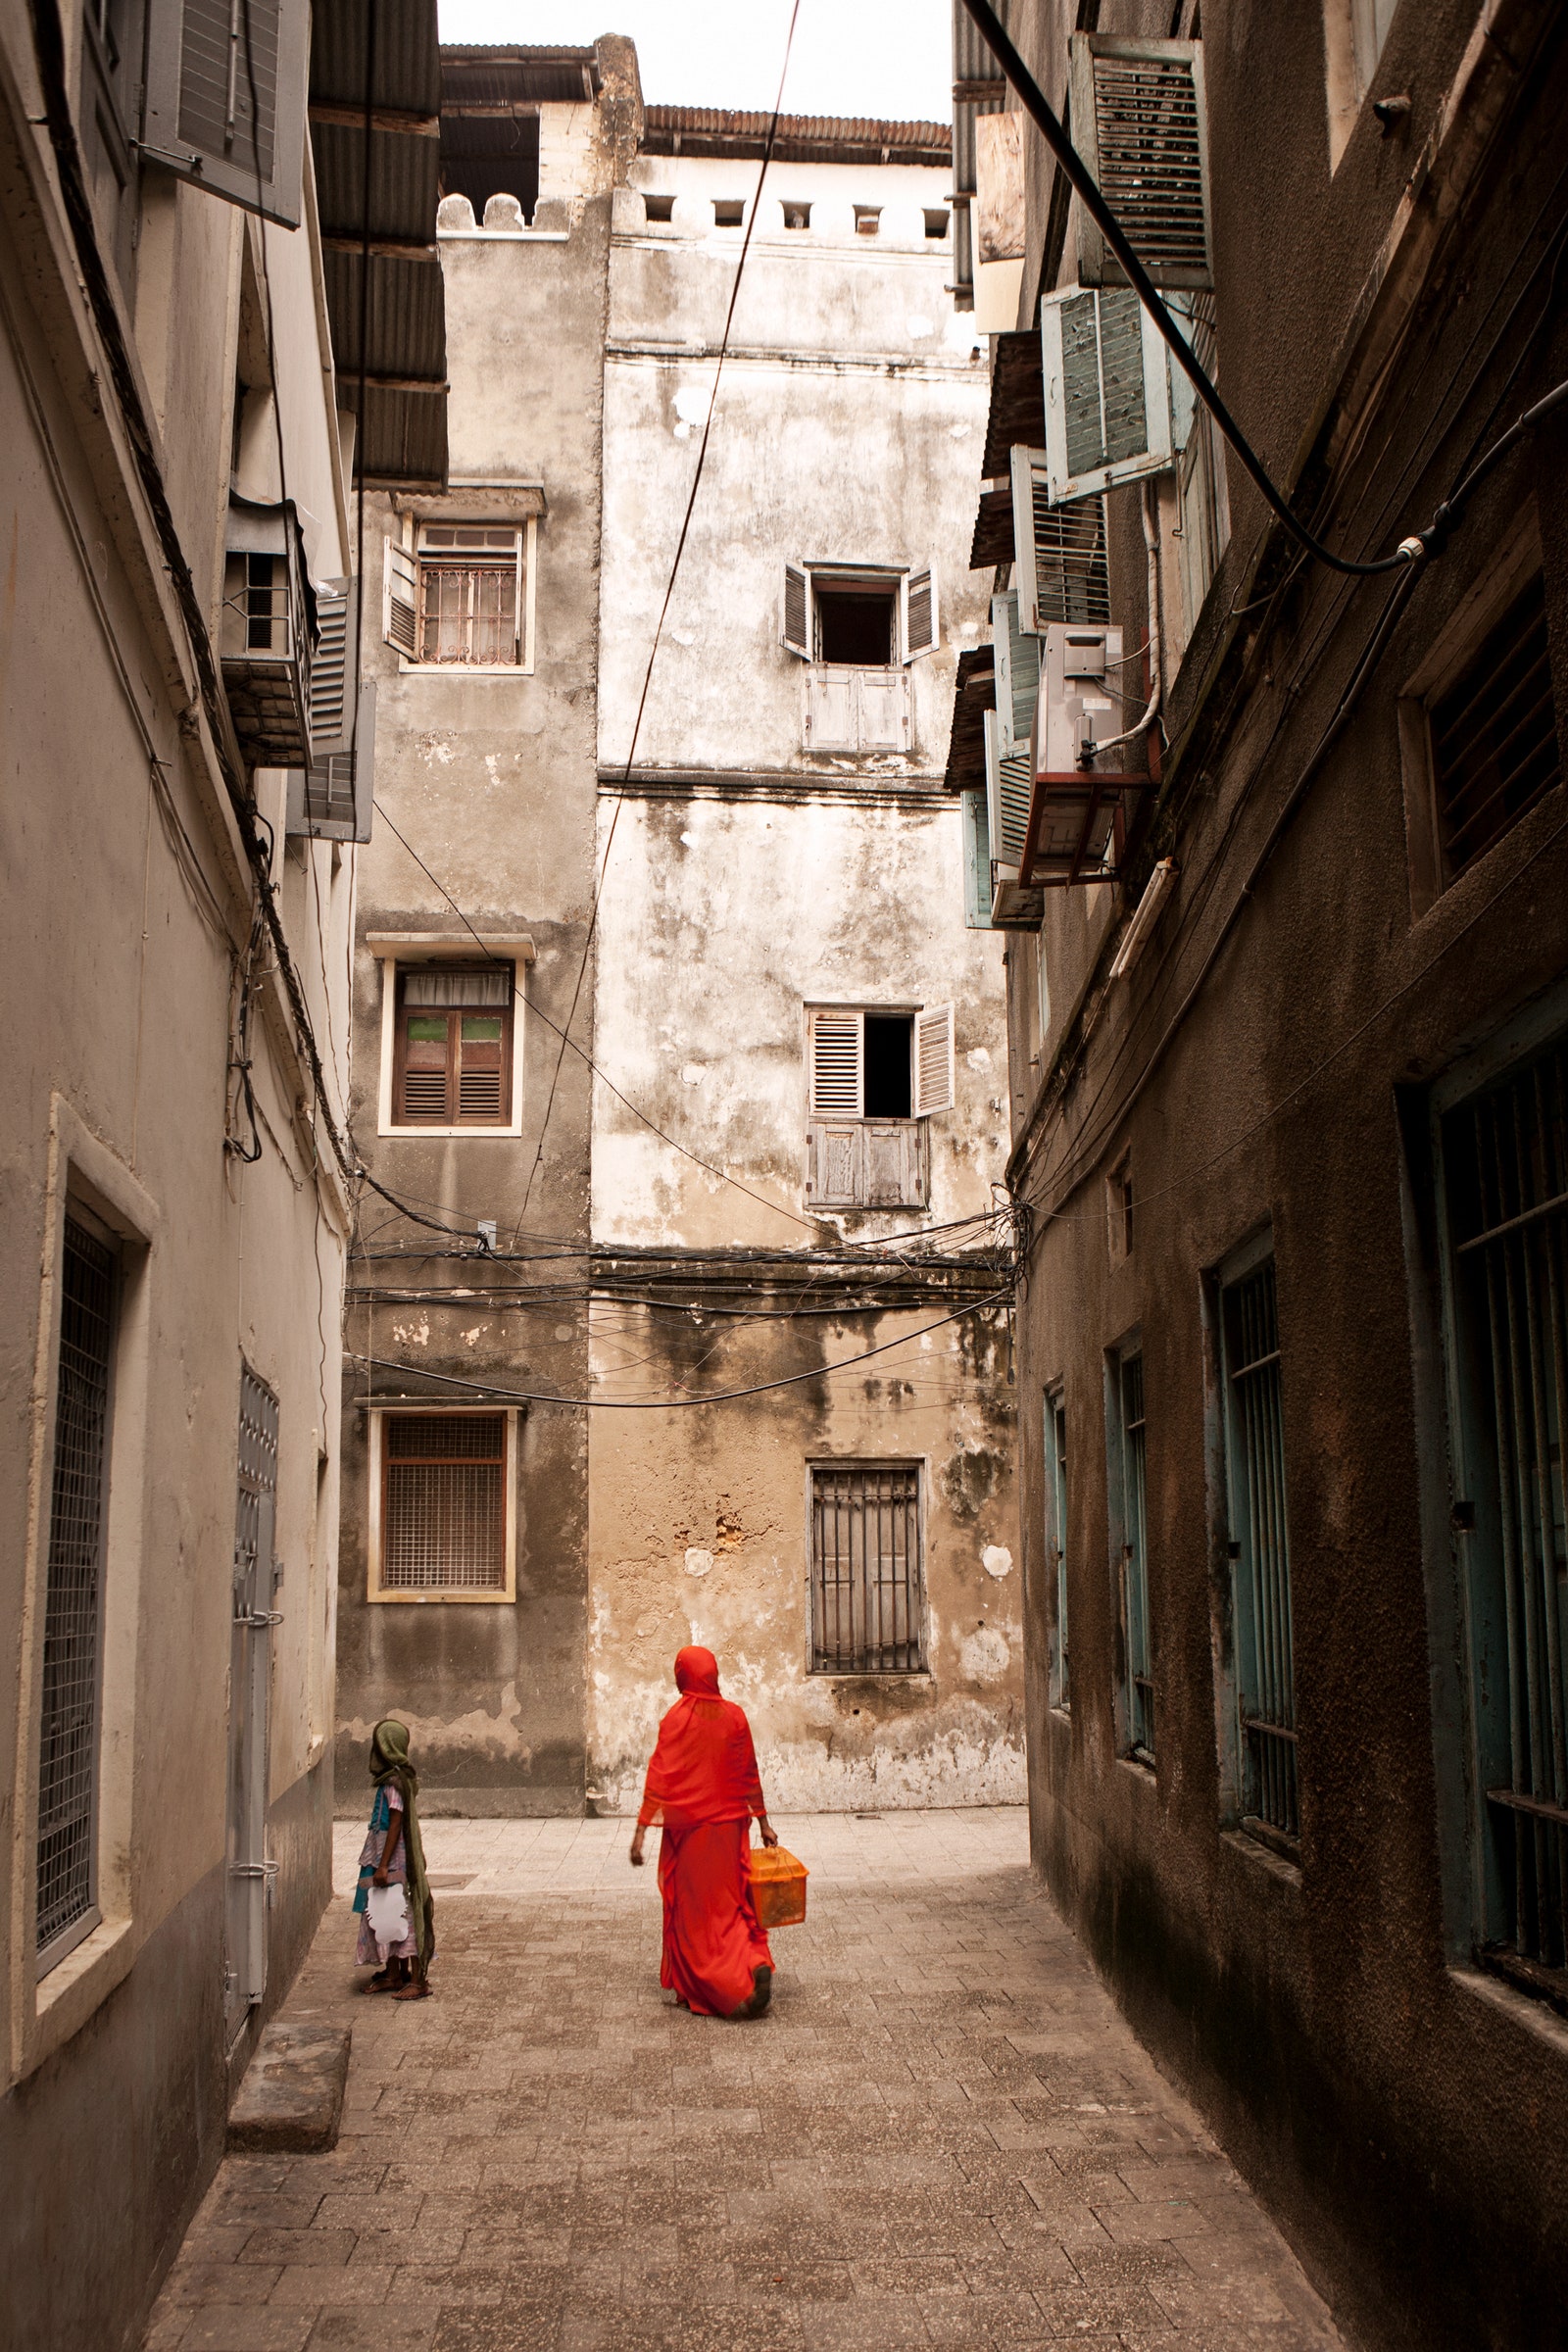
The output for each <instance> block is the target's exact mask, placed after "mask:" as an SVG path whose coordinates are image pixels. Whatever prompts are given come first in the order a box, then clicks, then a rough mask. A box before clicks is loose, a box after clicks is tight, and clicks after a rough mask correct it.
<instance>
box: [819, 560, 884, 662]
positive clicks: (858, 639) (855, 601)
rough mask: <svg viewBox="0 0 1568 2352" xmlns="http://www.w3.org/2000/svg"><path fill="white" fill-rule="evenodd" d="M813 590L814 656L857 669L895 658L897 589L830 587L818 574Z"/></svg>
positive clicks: (823, 660) (824, 660) (820, 660)
mask: <svg viewBox="0 0 1568 2352" xmlns="http://www.w3.org/2000/svg"><path fill="white" fill-rule="evenodd" d="M812 584H813V586H814V588H815V591H816V658H817V660H818V661H819V662H842V663H847V664H851V665H853V666H855V667H856V668H861V669H866V668H886V667H887V666H888V665H889V664H890V663H892V662H897V661H898V658H899V656H898V648H897V645H896V643H895V637H896V632H897V627H898V618H899V598H898V591H897V589H895V588H893V587H891V586H889V587H887V588H833V587H830V586H828V585H827V583H826V582H825V581H823V580H822V579H821V577H820V576H818V578H817V579H816V580H815V581H814V582H813V583H812Z"/></svg>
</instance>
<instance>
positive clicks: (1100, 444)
mask: <svg viewBox="0 0 1568 2352" xmlns="http://www.w3.org/2000/svg"><path fill="white" fill-rule="evenodd" d="M1040 340H1041V357H1042V363H1043V368H1044V373H1045V387H1046V476H1047V481H1048V484H1049V487H1050V496H1051V503H1052V504H1053V505H1054V506H1060V505H1062V504H1064V503H1065V502H1067V501H1069V500H1073V499H1081V498H1094V497H1096V496H1098V494H1099V493H1100V492H1101V491H1102V490H1105V489H1108V488H1109V487H1110V485H1111V484H1112V483H1114V482H1131V481H1137V480H1138V479H1140V478H1141V477H1142V476H1143V475H1144V474H1148V473H1159V472H1161V471H1162V470H1163V468H1164V467H1165V466H1169V465H1170V464H1171V463H1172V460H1173V456H1174V450H1173V446H1172V440H1171V429H1170V367H1169V362H1168V358H1167V355H1166V351H1165V346H1164V344H1163V343H1162V342H1161V340H1160V337H1159V333H1158V330H1157V329H1156V327H1155V325H1154V322H1153V320H1152V319H1150V318H1149V317H1148V316H1147V315H1146V313H1145V311H1144V307H1143V305H1142V303H1141V302H1140V301H1139V299H1138V297H1137V295H1136V294H1135V293H1133V291H1132V289H1131V288H1130V287H1128V286H1110V287H1107V288H1106V289H1105V290H1104V291H1103V292H1101V291H1099V290H1097V289H1096V288H1094V287H1086V286H1072V287H1069V288H1068V290H1067V292H1066V293H1064V294H1051V295H1048V296H1047V297H1046V298H1045V300H1044V301H1043V302H1042V303H1041V306H1040ZM1014 514H1015V515H1016V503H1015V506H1014Z"/></svg>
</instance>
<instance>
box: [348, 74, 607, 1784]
mask: <svg viewBox="0 0 1568 2352" xmlns="http://www.w3.org/2000/svg"><path fill="white" fill-rule="evenodd" d="M638 119H639V100H638V93H637V82H636V62H635V58H634V56H633V54H632V51H631V49H630V45H629V44H627V43H624V42H616V41H613V40H608V41H602V42H600V43H599V44H598V47H597V48H596V49H592V48H591V49H576V50H540V49H530V50H500V49H494V50H474V51H466V50H461V49H446V50H443V52H442V97H441V141H440V153H441V175H442V187H443V189H444V190H445V194H444V197H443V200H442V203H441V208H440V226H439V232H438V239H437V241H438V244H439V249H440V260H441V270H442V275H443V278H444V282H445V299H446V316H447V337H448V351H449V356H450V377H451V386H452V389H451V396H450V414H449V433H450V452H451V463H450V471H449V476H448V480H447V482H446V483H445V485H443V486H439V487H435V488H431V489H420V490H418V491H417V492H407V493H406V492H403V491H396V490H394V491H391V492H389V493H388V494H387V495H386V496H384V497H382V498H379V499H376V500H373V501H370V502H368V507H369V513H370V519H369V520H368V526H367V538H368V542H373V545H374V548H375V561H376V563H377V565H378V568H379V572H380V581H379V586H380V594H379V596H378V597H367V599H366V601H365V606H364V614H363V624H364V627H363V642H364V661H365V665H366V674H367V675H368V676H372V677H373V678H374V680H375V683H376V686H377V691H378V698H379V724H378V738H377V741H378V768H377V779H376V787H375V792H376V800H377V803H378V806H379V807H380V809H382V810H383V811H384V817H383V819H382V821H381V823H380V825H379V827H378V829H377V831H376V833H375V834H374V836H373V837H372V839H371V842H370V844H369V848H368V853H367V855H366V858H365V860H364V863H363V867H362V872H361V880H360V888H359V907H358V927H357V933H356V951H355V972H356V980H355V1038H356V1052H355V1068H354V1108H355V1122H356V1129H357V1132H358V1134H359V1137H360V1139H361V1145H362V1149H363V1152H364V1154H365V1158H366V1162H367V1165H368V1167H369V1168H370V1169H371V1170H372V1172H373V1174H374V1176H375V1178H376V1180H377V1181H378V1182H379V1183H381V1184H383V1185H385V1186H386V1187H387V1188H388V1189H389V1191H391V1192H392V1193H393V1194H394V1195H395V1196H396V1199H395V1200H394V1201H385V1200H382V1199H379V1198H377V1197H376V1196H375V1195H374V1194H368V1195H367V1197H366V1198H365V1200H364V1201H363V1203H362V1214H361V1219H360V1227H359V1233H358V1237H357V1245H356V1252H355V1260H354V1266H353V1274H352V1280H351V1283H350V1289H349V1296H348V1301H347V1315H346V1321H345V1326H344V1329H345V1363H344V1405H345V1446H346V1447H347V1455H346V1464H345V1481H344V1489H343V1546H342V1555H341V1557H342V1568H341V1586H340V1598H339V1617H338V1681H339V1725H338V1737H339V1778H340V1802H341V1803H342V1805H343V1807H344V1809H345V1810H347V1811H353V1810H355V1809H356V1808H357V1806H358V1804H359V1801H360V1799H359V1795H358V1791H359V1789H361V1788H362V1786H363V1784H364V1779H365V1757H366V1751H367V1748H368V1742H369V1737H370V1732H371V1730H372V1728H373V1726H374V1724H375V1722H376V1720H377V1718H378V1717H379V1716H381V1715H384V1714H385V1713H387V1712H388V1711H389V1710H394V1709H395V1711H396V1712H397V1713H398V1714H399V1715H401V1716H402V1717H403V1718H404V1720H405V1721H406V1722H407V1723H408V1724H409V1726H410V1728H411V1731H412V1733H413V1736H414V1744H415V1748H416V1752H417V1755H418V1759H419V1769H420V1775H421V1801H422V1802H423V1803H424V1804H425V1806H426V1808H427V1809H428V1810H431V1811H435V1812H439V1811H441V1810H443V1809H452V1810H457V1811H462V1812H467V1813H473V1814H481V1815H482V1814H496V1813H530V1812H544V1813H561V1812H566V1813H570V1812H578V1811H580V1810H581V1807H582V1803H583V1788H584V1701H583V1650H584V1642H585V1638H586V1623H587V1608H588V1577H587V1547H588V1426H587V1415H586V1412H585V1410H584V1409H583V1407H582V1405H581V1404H580V1403H572V1402H566V1403H564V1404H561V1405H553V1404H549V1403H545V1402H529V1401H527V1398H526V1393H527V1392H532V1393H533V1394H534V1395H535V1396H536V1397H563V1398H565V1399H568V1400H569V1399H581V1398H583V1397H585V1396H586V1394H587V1380H588V1371H589V1365H588V1348H587V1339H586V1333H585V1328H584V1315H583V1307H582V1299H583V1296H584V1294H585V1290H586V1251H587V1247H588V1240H589V1216H588V1201H589V1144H590V1135H589V1079H588V1068H589V1063H588V1058H587V1057H588V1055H590V1054H591V1053H592V1051H593V1036H594V1002H593V951H592V936H591V928H590V920H591V914H592V907H593V896H594V823H595V811H596V800H597V789H596V783H595V762H596V730H595V693H596V662H597V632H598V564H599V535H600V483H601V466H602V446H601V443H602V436H601V422H600V416H601V400H602V385H603V368H604V321H605V305H606V300H607V293H606V284H607V269H608V257H609V249H610V218H611V192H612V189H613V186H614V185H615V184H616V182H617V180H623V179H624V177H625V174H626V169H627V166H628V164H629V161H630V157H631V154H632V153H633V151H634V149H635V142H636V135H637V125H638ZM567 1031H569V1032H570V1041H571V1042H570V1045H569V1048H568V1046H567V1044H566V1043H565V1042H564V1041H565V1033H566V1032H567ZM406 1211H407V1212H411V1213H405V1212H406Z"/></svg>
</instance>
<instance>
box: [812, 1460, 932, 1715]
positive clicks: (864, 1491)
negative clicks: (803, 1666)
mask: <svg viewBox="0 0 1568 2352" xmlns="http://www.w3.org/2000/svg"><path fill="white" fill-rule="evenodd" d="M924 1665H925V1573H924V1562H923V1559H922V1530H921V1525H920V1473H919V1470H918V1468H917V1467H916V1466H915V1465H914V1464H912V1463H904V1462H885V1463H865V1464H859V1465H857V1466H855V1467H848V1466H846V1467H840V1466H838V1465H836V1464H835V1465H834V1466H832V1467H818V1468H816V1469H813V1470H812V1472H811V1671H812V1672H813V1673H814V1674H918V1673H920V1672H921V1671H922V1670H923V1668H924Z"/></svg>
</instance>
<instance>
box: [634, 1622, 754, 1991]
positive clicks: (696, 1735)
mask: <svg viewBox="0 0 1568 2352" xmlns="http://www.w3.org/2000/svg"><path fill="white" fill-rule="evenodd" d="M675 1688H676V1690H677V1691H679V1692H680V1696H679V1698H678V1699H677V1700H676V1701H675V1704H674V1705H673V1706H672V1707H671V1708H670V1710H669V1713H668V1714H667V1715H666V1716H665V1717H664V1720H663V1722H662V1724H661V1725H660V1727H659V1744H658V1746H657V1747H656V1748H655V1749H654V1753H653V1758H652V1760H651V1762H650V1763H649V1766H648V1780H647V1783H646V1785H645V1787H644V1789H643V1801H642V1810H641V1811H640V1812H639V1814H638V1816H637V1830H636V1835H635V1836H634V1837H633V1838H632V1841H631V1858H632V1861H633V1863H634V1864H637V1865H640V1864H641V1862H642V1858H643V1839H644V1838H645V1837H646V1836H647V1834H648V1832H649V1830H650V1829H651V1828H652V1827H653V1825H654V1823H655V1822H662V1824H663V1832H664V1834H663V1837H662V1839H661V1841H660V1848H659V1888H660V1892H661V1893H662V1896H663V1898H664V1959H663V1966H662V1968H661V1970H660V1972H659V1981H660V1983H661V1984H662V1985H663V1986H664V1988H665V1990H666V1991H673V1992H674V1993H675V1995H676V1997H677V1999H678V2000H679V2002H680V2004H681V2006H682V2007H683V2008H686V2009H695V2010H696V2012H697V2014H698V2015H699V2016H700V2017H760V2016H761V2014H762V2012H763V2010H764V2009H765V2008H766V2007H767V2004H768V2001H769V2000H770V1999H771V1997H772V1991H773V1955H772V1953H771V1952H770V1951H769V1950H768V1948H767V1937H766V1936H764V1935H763V1933H762V1930H761V1928H760V1926H759V1925H758V1919H757V1913H756V1911H755V1910H754V1909H753V1907H752V1887H751V1877H750V1873H749V1869H748V1863H747V1855H748V1852H749V1850H750V1847H751V1819H752V1815H753V1814H754V1813H755V1814H756V1815H757V1820H758V1826H759V1828H760V1831H761V1834H762V1843H763V1844H764V1845H777V1843H778V1833H777V1831H776V1830H774V1829H773V1828H772V1826H771V1824H770V1823H769V1821H768V1818H767V1806H766V1803H765V1802H764V1800H763V1796H762V1784H761V1782H760V1780H759V1778H758V1775H757V1750H756V1749H755V1748H754V1747H753V1745H752V1727H751V1725H750V1724H749V1723H748V1722H747V1720H746V1714H745V1710H744V1709H743V1708H741V1707H738V1706H736V1705H735V1704H734V1702H733V1700H731V1699H727V1698H720V1696H719V1693H718V1660H717V1659H716V1658H715V1657H714V1655H713V1653H712V1651H711V1649H683V1650H682V1651H681V1652H680V1653H679V1655H678V1656H677V1658H676V1660H675Z"/></svg>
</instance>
